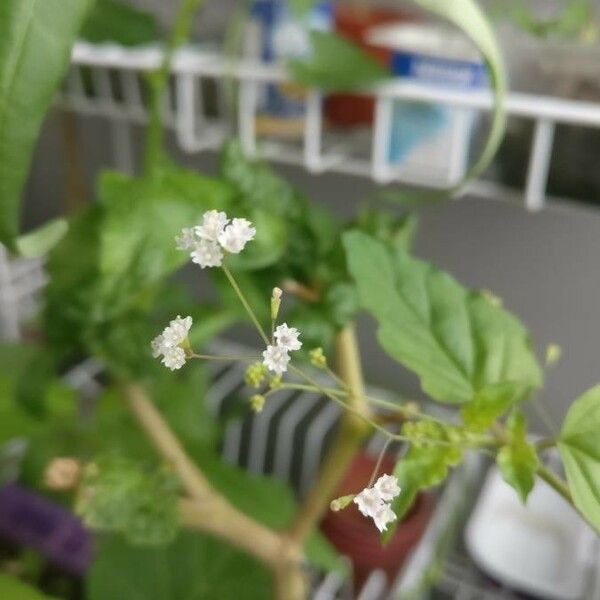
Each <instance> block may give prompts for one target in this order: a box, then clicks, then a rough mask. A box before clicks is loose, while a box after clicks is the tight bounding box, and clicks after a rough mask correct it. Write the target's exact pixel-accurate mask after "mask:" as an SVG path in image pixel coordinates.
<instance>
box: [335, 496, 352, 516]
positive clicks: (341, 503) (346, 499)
mask: <svg viewBox="0 0 600 600" xmlns="http://www.w3.org/2000/svg"><path fill="white" fill-rule="evenodd" d="M352 500H354V494H348V496H341V497H339V498H336V499H335V500H332V501H331V504H330V505H329V508H331V510H332V511H333V512H339V511H340V510H344V508H346V507H347V506H348V505H349V504H350V503H351V502H352Z"/></svg>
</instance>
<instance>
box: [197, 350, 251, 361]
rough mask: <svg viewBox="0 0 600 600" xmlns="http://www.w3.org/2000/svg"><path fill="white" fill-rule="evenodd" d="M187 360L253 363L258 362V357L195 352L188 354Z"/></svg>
mask: <svg viewBox="0 0 600 600" xmlns="http://www.w3.org/2000/svg"><path fill="white" fill-rule="evenodd" d="M188 358H196V359H200V360H225V361H232V362H237V361H254V360H259V357H258V356H256V355H248V356H227V355H224V356H213V355H211V354H196V353H195V352H194V353H192V354H188Z"/></svg>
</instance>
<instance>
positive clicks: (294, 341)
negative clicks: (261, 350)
mask: <svg viewBox="0 0 600 600" xmlns="http://www.w3.org/2000/svg"><path fill="white" fill-rule="evenodd" d="M299 335H300V332H299V331H298V330H297V329H296V328H295V327H288V326H287V323H283V324H282V325H279V326H278V327H277V328H276V329H275V332H274V336H275V339H276V340H277V345H278V346H281V347H282V348H285V349H286V350H290V351H293V350H300V348H302V342H301V341H300V340H299V339H298V336H299Z"/></svg>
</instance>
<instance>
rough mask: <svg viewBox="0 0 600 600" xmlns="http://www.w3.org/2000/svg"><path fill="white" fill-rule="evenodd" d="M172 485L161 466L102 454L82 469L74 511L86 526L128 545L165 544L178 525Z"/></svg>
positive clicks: (170, 476) (174, 482)
mask: <svg viewBox="0 0 600 600" xmlns="http://www.w3.org/2000/svg"><path fill="white" fill-rule="evenodd" d="M178 487H179V486H178V482H177V479H176V477H175V476H174V475H173V473H171V472H170V471H168V470H167V469H166V468H160V469H158V470H154V471H149V470H145V469H143V468H142V467H141V465H140V464H138V463H136V462H135V461H132V460H129V459H124V458H120V457H118V456H106V457H103V458H100V459H97V460H95V461H93V462H92V463H90V464H89V465H88V466H87V467H86V470H85V473H84V475H83V478H82V481H81V492H80V494H79V496H78V501H77V504H76V507H75V510H76V512H77V513H78V514H79V515H80V516H81V517H82V519H83V522H84V523H85V524H86V525H87V526H88V527H90V528H92V529H98V530H101V531H113V532H120V533H122V534H123V535H124V536H125V538H126V540H128V542H129V543H131V544H132V545H143V546H158V545H162V544H167V543H169V542H171V541H173V540H174V539H175V536H176V535H177V532H178V529H179V514H178V509H177V499H178V498H177V496H178Z"/></svg>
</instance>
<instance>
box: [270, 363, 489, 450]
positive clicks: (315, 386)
mask: <svg viewBox="0 0 600 600" xmlns="http://www.w3.org/2000/svg"><path fill="white" fill-rule="evenodd" d="M290 371H292V372H294V373H296V374H297V375H298V376H299V377H302V378H303V379H305V380H306V381H308V382H309V383H310V384H311V385H309V386H308V385H302V384H293V383H292V384H290V383H284V384H282V386H281V387H280V388H279V389H286V388H287V389H300V390H304V391H314V392H319V393H321V394H322V395H323V396H326V397H327V398H329V399H330V400H333V402H335V403H336V404H338V405H339V406H341V407H342V408H343V409H344V410H347V411H348V412H351V413H353V414H355V415H357V416H358V417H360V418H361V419H362V420H363V421H365V422H366V423H367V424H368V425H370V426H371V427H373V429H375V430H376V431H379V432H380V433H382V434H383V435H384V436H385V437H386V438H387V439H388V441H389V442H393V441H398V442H409V443H412V442H414V441H415V440H414V439H413V438H412V437H409V436H406V435H402V434H397V433H392V432H391V431H389V430H388V429H386V428H385V427H384V426H383V425H380V424H379V423H377V422H376V421H374V420H373V419H370V418H369V417H367V416H365V415H364V414H362V413H361V412H360V411H358V410H356V409H355V408H353V407H352V406H350V405H348V404H347V403H346V402H344V400H342V398H341V397H340V396H346V394H345V392H341V391H336V390H332V389H331V388H325V387H323V386H321V385H319V383H318V382H317V381H315V380H314V379H313V378H312V377H310V375H306V373H304V372H303V371H302V370H300V369H299V368H298V367H295V366H294V365H290ZM363 398H365V399H367V400H368V397H367V396H363ZM398 408H399V407H396V409H398ZM411 414H413V415H414V416H419V414H418V413H411ZM423 416H424V417H429V415H423ZM432 418H433V417H432ZM418 441H419V442H424V443H427V444H431V445H434V446H443V447H445V448H455V447H457V446H460V447H465V448H478V449H479V447H480V446H486V445H497V442H496V440H495V439H493V438H482V439H481V440H478V442H477V444H475V445H473V444H459V443H456V442H448V441H446V440H439V439H434V438H419V440H418Z"/></svg>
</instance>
